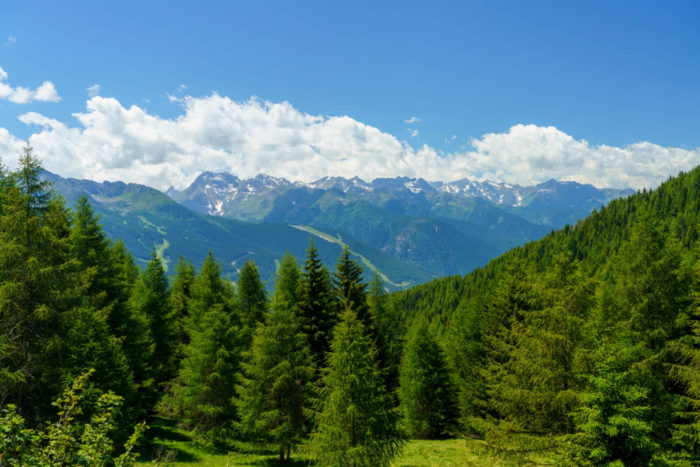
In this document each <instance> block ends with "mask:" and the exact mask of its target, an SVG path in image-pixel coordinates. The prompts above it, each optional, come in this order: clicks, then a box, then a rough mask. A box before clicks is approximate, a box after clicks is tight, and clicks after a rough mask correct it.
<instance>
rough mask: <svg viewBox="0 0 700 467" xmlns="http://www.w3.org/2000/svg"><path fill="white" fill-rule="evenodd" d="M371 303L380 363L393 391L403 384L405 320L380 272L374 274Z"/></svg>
mask: <svg viewBox="0 0 700 467" xmlns="http://www.w3.org/2000/svg"><path fill="white" fill-rule="evenodd" d="M367 306H368V308H369V316H370V319H371V321H372V326H371V328H372V329H373V330H374V342H375V343H376V345H377V358H378V359H379V367H380V368H381V369H382V372H383V374H384V382H385V384H386V388H387V391H389V393H390V394H393V393H394V391H395V390H396V388H397V387H398V385H399V363H400V361H401V351H402V344H403V335H404V333H405V329H404V326H405V322H404V320H403V319H402V317H401V316H399V314H398V313H396V311H395V309H394V307H393V304H392V302H391V301H390V297H389V295H388V294H387V293H386V291H385V285H384V282H383V281H382V280H381V279H380V278H379V276H378V275H377V274H375V275H374V276H373V279H372V282H370V285H369V293H368V294H367Z"/></svg>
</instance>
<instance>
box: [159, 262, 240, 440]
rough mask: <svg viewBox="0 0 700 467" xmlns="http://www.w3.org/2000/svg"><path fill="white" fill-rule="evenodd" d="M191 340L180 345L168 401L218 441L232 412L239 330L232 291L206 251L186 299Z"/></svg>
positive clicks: (202, 434) (206, 435) (206, 436)
mask: <svg viewBox="0 0 700 467" xmlns="http://www.w3.org/2000/svg"><path fill="white" fill-rule="evenodd" d="M188 329H190V343H189V344H188V345H187V346H186V347H185V349H184V357H183V359H182V360H181V362H180V368H179V372H178V377H177V382H176V385H175V386H174V388H173V399H172V402H173V403H174V405H175V406H177V407H178V408H179V410H180V412H181V413H182V415H183V417H184V418H185V419H186V420H187V421H188V423H189V424H190V425H191V427H192V428H193V429H194V430H195V432H196V433H197V434H198V435H199V436H200V437H202V439H203V440H204V441H206V442H220V441H221V440H222V439H223V438H224V437H225V436H226V433H227V428H229V425H230V424H231V422H232V421H234V419H235V417H236V410H235V406H234V402H233V401H234V397H235V383H236V381H235V375H236V373H237V372H238V370H239V367H240V365H239V364H240V354H241V350H242V349H241V342H240V341H241V336H240V327H239V318H238V316H237V315H236V306H235V294H234V291H233V287H232V286H231V284H229V283H227V282H226V281H224V280H223V279H222V277H221V266H220V265H219V264H218V263H217V261H216V260H215V259H214V256H213V255H212V254H211V252H210V253H209V254H208V255H207V257H206V259H205V260H204V263H203V265H202V269H201V270H200V273H199V275H198V276H197V278H196V280H195V283H194V285H193V290H192V299H191V300H190V307H189V319H188Z"/></svg>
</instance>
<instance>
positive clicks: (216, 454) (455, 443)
mask: <svg viewBox="0 0 700 467" xmlns="http://www.w3.org/2000/svg"><path fill="white" fill-rule="evenodd" d="M150 437H151V441H149V442H146V443H144V445H143V446H142V447H141V457H140V459H139V462H138V463H137V464H136V465H137V466H142V467H145V466H153V465H159V466H166V465H168V466H180V467H194V466H217V467H218V466H222V467H223V466H251V467H253V466H256V467H260V466H282V465H284V466H288V467H295V466H307V465H309V463H310V459H311V458H310V455H309V452H308V447H307V446H301V447H300V449H299V450H298V451H297V452H295V453H293V454H292V459H291V461H290V462H288V463H284V462H279V461H278V460H277V452H275V451H274V450H266V449H260V448H256V447H255V446H252V445H250V444H246V443H236V445H235V446H234V447H233V448H232V449H231V450H229V451H226V450H217V449H214V448H205V447H202V446H200V445H198V444H196V443H195V442H194V441H193V440H192V438H191V434H190V433H189V432H187V431H185V430H183V429H181V428H178V427H176V426H175V423H174V422H173V421H172V420H165V419H156V420H155V421H154V423H152V424H151V430H150ZM528 464H529V465H555V464H554V463H553V462H551V461H550V462H548V461H547V459H543V458H530V459H520V460H518V461H515V460H506V459H503V458H499V457H497V456H495V455H494V454H492V453H490V452H489V451H488V450H487V448H486V446H485V445H484V444H483V442H482V441H479V440H474V439H446V440H440V441H433V440H412V441H409V442H408V443H407V444H406V446H405V447H404V450H403V453H402V454H401V456H399V457H398V458H397V459H396V460H395V461H394V463H393V464H392V466H393V467H457V466H459V467H466V466H493V467H510V466H518V465H528Z"/></svg>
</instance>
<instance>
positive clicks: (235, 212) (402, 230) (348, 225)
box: [46, 172, 632, 289]
mask: <svg viewBox="0 0 700 467" xmlns="http://www.w3.org/2000/svg"><path fill="white" fill-rule="evenodd" d="M46 177H47V178H48V179H50V180H51V181H52V182H53V183H54V187H55V189H56V191H57V192H59V193H60V194H62V195H63V197H64V198H65V199H66V200H67V201H68V203H69V204H70V205H72V204H73V203H74V202H75V201H76V200H77V198H78V197H79V196H80V195H81V194H82V193H85V194H86V195H87V196H88V197H89V198H90V200H91V202H92V204H93V206H94V208H95V210H96V211H97V212H98V213H99V214H100V215H101V222H102V223H103V224H104V229H105V231H106V232H107V233H108V234H109V235H111V236H112V237H114V238H122V239H123V240H124V242H125V243H126V245H127V247H128V248H129V249H130V251H132V253H133V254H134V255H135V257H136V258H139V259H142V260H146V259H147V258H148V257H149V254H150V251H151V250H152V249H155V250H156V251H157V253H158V254H159V255H160V256H161V257H162V258H163V260H164V262H165V263H166V264H167V265H170V266H172V263H173V261H174V260H176V259H177V257H178V256H179V255H183V256H184V257H186V258H188V259H190V260H192V261H193V262H194V263H195V264H199V262H200V261H201V260H202V259H203V258H204V256H205V255H206V253H207V251H209V250H211V251H212V252H213V253H214V254H215V255H216V257H217V258H218V259H219V260H220V261H221V262H222V266H223V268H224V273H225V274H226V275H227V276H228V277H230V278H231V279H235V277H236V276H237V273H238V270H239V269H240V267H241V266H242V264H243V262H245V261H246V260H247V259H254V260H255V262H256V264H257V265H258V267H259V268H260V271H261V275H262V277H263V278H264V279H265V280H267V281H268V282H270V283H271V280H272V279H273V278H274V274H275V271H276V267H277V260H278V259H279V258H280V257H281V255H282V254H283V253H284V251H285V250H289V251H290V252H292V253H293V254H294V255H295V256H296V257H297V258H298V259H299V260H300V261H301V260H303V258H304V256H305V249H306V247H307V246H308V243H309V238H310V237H312V238H314V240H315V243H316V246H317V247H318V248H319V251H320V254H321V257H322V259H323V260H324V262H325V263H326V264H334V263H335V259H336V258H337V257H338V256H339V254H340V251H341V249H342V248H343V247H345V246H348V247H349V248H350V250H351V252H352V254H353V255H355V256H356V257H357V258H358V259H360V260H361V262H362V263H363V264H364V266H365V269H366V270H368V271H374V272H377V273H379V274H380V276H381V277H382V278H383V279H384V281H385V282H386V283H387V284H388V286H389V287H390V288H393V289H395V288H404V287H407V286H410V285H414V284H416V283H421V282H425V281H427V280H429V279H432V278H435V277H440V276H445V275H452V274H464V273H467V272H469V271H471V270H473V269H474V268H476V267H479V266H483V265H485V264H486V263H487V262H488V261H489V260H490V259H492V258H494V257H496V256H498V255H499V254H500V253H502V252H504V251H506V250H508V249H509V248H511V247H513V246H516V245H521V244H523V243H526V242H528V241H530V240H535V239H538V238H540V237H542V236H543V235H545V234H546V233H548V232H549V231H551V230H553V229H558V228H560V227H562V226H563V225H565V224H572V223H575V222H576V221H577V220H579V219H581V218H583V217H585V216H586V215H588V214H589V213H590V212H591V211H592V210H594V209H597V208H599V207H601V206H603V205H605V204H606V203H607V202H608V201H610V200H611V199H614V198H617V197H621V196H626V195H628V194H631V193H632V190H616V189H598V188H595V187H593V186H591V185H583V184H579V183H575V182H559V181H555V180H550V181H547V182H545V183H542V184H539V185H535V186H531V187H522V186H518V185H508V184H499V183H492V182H477V181H469V180H466V179H465V180H460V181H457V182H450V183H444V182H428V181H426V180H423V179H421V178H417V179H416V178H406V177H397V178H378V179H375V180H373V181H372V182H365V181H364V180H361V179H359V178H357V177H355V178H351V179H346V178H342V177H324V178H322V179H320V180H317V181H315V182H313V183H302V182H292V181H289V180H286V179H284V178H277V177H272V176H269V175H258V176H256V177H254V178H250V179H241V178H239V177H236V176H235V175H231V174H228V173H212V172H204V173H202V174H201V175H200V176H199V177H197V179H195V180H194V182H193V183H192V184H191V185H190V186H189V187H187V188H185V189H183V190H181V191H180V190H176V189H174V188H171V189H169V190H168V191H167V192H166V193H162V192H160V191H158V190H155V189H153V188H150V187H147V186H144V185H138V184H127V183H122V182H102V183H98V182H94V181H89V180H77V179H69V178H63V177H60V176H58V175H55V174H51V173H47V174H46Z"/></svg>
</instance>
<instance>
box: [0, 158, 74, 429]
mask: <svg viewBox="0 0 700 467" xmlns="http://www.w3.org/2000/svg"><path fill="white" fill-rule="evenodd" d="M42 170H43V169H42V168H41V164H40V163H39V161H38V159H37V158H36V157H35V156H34V154H33V152H32V148H31V147H29V146H27V147H26V148H25V149H24V153H23V155H22V156H21V157H20V161H19V168H18V170H17V171H15V172H13V173H11V174H10V176H9V177H7V178H4V179H3V183H2V191H3V193H2V194H3V196H2V204H3V205H2V212H0V245H2V248H0V368H1V369H0V394H2V396H1V397H2V399H3V401H2V402H4V403H14V404H16V405H18V406H19V408H20V409H21V410H22V412H23V413H24V414H25V415H27V416H29V417H30V418H31V419H32V420H33V419H36V418H37V417H38V416H40V415H43V414H45V413H46V411H47V410H48V409H49V406H50V402H51V400H52V398H53V397H54V396H55V395H56V394H57V391H60V389H62V388H61V387H60V383H61V379H60V366H59V361H60V360H58V359H60V348H61V346H62V340H63V338H64V336H62V335H61V334H60V332H59V331H60V328H61V316H62V312H64V311H66V310H67V309H68V308H69V307H70V306H72V305H73V299H72V296H74V295H75V292H76V290H75V289H73V286H74V282H73V281H72V272H74V266H73V265H72V264H71V259H70V254H69V246H68V234H67V226H68V223H69V220H68V217H67V212H66V210H65V208H64V207H63V203H62V201H61V200H60V199H58V198H55V197H53V196H52V194H51V192H50V191H49V184H48V183H47V182H46V181H44V180H42V179H41V172H42Z"/></svg>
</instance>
